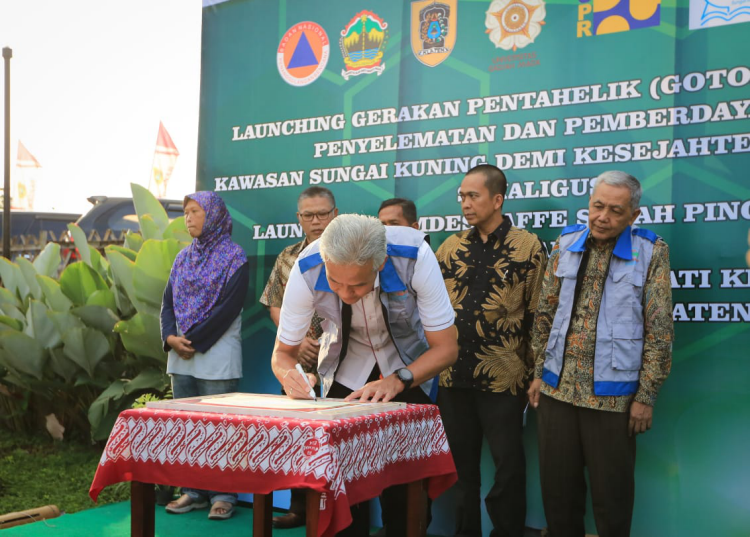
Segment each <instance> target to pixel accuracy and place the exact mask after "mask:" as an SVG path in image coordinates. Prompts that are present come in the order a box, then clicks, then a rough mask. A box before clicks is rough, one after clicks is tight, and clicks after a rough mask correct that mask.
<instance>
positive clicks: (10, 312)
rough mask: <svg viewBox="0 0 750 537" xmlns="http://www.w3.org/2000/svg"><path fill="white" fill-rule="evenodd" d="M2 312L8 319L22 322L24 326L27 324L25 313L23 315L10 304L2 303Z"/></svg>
mask: <svg viewBox="0 0 750 537" xmlns="http://www.w3.org/2000/svg"><path fill="white" fill-rule="evenodd" d="M0 310H2V312H3V313H4V314H5V315H7V316H8V317H12V318H13V319H15V320H17V321H21V323H23V324H24V325H25V324H26V317H24V315H23V313H21V311H20V310H19V309H18V308H17V307H15V306H14V305H13V304H11V303H10V302H3V303H0Z"/></svg>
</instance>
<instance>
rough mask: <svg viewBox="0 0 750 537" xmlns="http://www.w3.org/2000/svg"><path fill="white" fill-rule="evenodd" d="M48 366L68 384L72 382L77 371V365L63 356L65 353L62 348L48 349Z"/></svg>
mask: <svg viewBox="0 0 750 537" xmlns="http://www.w3.org/2000/svg"><path fill="white" fill-rule="evenodd" d="M49 365H50V367H51V368H52V371H54V372H55V373H56V374H57V375H58V376H60V377H62V378H63V379H65V382H67V383H68V384H70V383H71V382H72V381H73V379H74V378H75V374H76V372H77V371H78V370H79V367H78V365H76V363H75V362H73V360H71V359H70V358H68V357H67V356H65V351H64V350H63V348H62V347H56V348H54V349H50V357H49Z"/></svg>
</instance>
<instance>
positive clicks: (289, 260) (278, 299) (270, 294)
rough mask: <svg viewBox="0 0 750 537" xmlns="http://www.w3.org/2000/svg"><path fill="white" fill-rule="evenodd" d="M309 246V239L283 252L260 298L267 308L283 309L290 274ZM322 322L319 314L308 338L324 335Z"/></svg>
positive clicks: (313, 320)
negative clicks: (303, 251) (298, 258)
mask: <svg viewBox="0 0 750 537" xmlns="http://www.w3.org/2000/svg"><path fill="white" fill-rule="evenodd" d="M308 244H309V243H308V242H307V239H305V240H303V241H300V242H298V243H296V244H292V245H291V246H287V247H286V248H284V249H283V250H282V251H281V253H280V254H279V257H277V258H276V263H274V265H273V270H271V275H270V276H269V277H268V283H267V284H266V288H265V289H263V294H262V295H261V296H260V303H261V304H263V305H264V306H266V307H267V308H271V307H273V308H280V307H281V304H282V301H283V299H284V289H286V283H287V282H288V281H289V273H290V272H291V271H292V267H294V262H295V261H296V260H297V257H299V254H300V253H301V252H302V250H304V249H305V247H306V246H307V245H308ZM321 322H322V319H321V318H320V317H318V314H317V313H316V314H314V315H313V318H312V320H311V321H310V329H309V330H308V331H307V337H309V338H310V339H318V338H319V337H320V336H322V335H323V328H322V327H321V326H320V323H321ZM302 368H303V369H305V370H306V371H307V372H309V373H315V371H314V368H313V369H310V368H308V367H307V366H306V365H304V364H302Z"/></svg>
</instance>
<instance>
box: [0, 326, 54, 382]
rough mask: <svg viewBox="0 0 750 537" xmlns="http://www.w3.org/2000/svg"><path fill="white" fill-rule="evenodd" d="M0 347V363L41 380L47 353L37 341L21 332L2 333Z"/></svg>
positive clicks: (0, 334)
mask: <svg viewBox="0 0 750 537" xmlns="http://www.w3.org/2000/svg"><path fill="white" fill-rule="evenodd" d="M0 346H2V349H3V352H2V353H0V363H5V364H7V365H8V366H10V367H11V368H12V369H14V370H15V371H19V372H21V373H25V374H27V375H31V376H32V377H34V378H37V379H39V380H42V376H43V374H44V364H45V362H46V361H47V353H46V352H45V351H44V349H43V348H42V346H41V345H40V344H39V342H38V341H36V340H35V339H34V338H32V337H29V336H27V335H26V334H24V333H23V332H2V333H0Z"/></svg>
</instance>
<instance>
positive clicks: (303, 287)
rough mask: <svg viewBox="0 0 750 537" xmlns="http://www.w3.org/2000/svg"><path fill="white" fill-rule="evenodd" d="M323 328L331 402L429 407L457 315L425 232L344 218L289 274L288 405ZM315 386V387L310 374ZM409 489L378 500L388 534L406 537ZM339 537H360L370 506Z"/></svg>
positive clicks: (284, 316)
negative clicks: (315, 334) (300, 361)
mask: <svg viewBox="0 0 750 537" xmlns="http://www.w3.org/2000/svg"><path fill="white" fill-rule="evenodd" d="M314 313H317V314H318V315H319V316H320V317H321V318H323V319H325V321H324V322H323V336H322V337H321V344H320V354H319V356H318V374H319V376H320V380H321V392H322V393H323V395H324V396H327V397H344V398H346V399H348V400H354V399H359V400H361V401H373V402H377V401H384V402H386V401H391V400H394V401H403V402H408V403H425V404H429V403H430V399H429V396H428V395H429V393H430V390H431V387H432V382H433V380H432V379H433V378H434V377H435V376H436V375H437V374H439V373H440V372H441V371H442V370H443V369H445V368H446V367H449V366H450V365H451V364H453V363H454V362H455V361H456V357H457V355H458V347H457V343H456V331H455V328H454V327H453V317H454V316H453V309H452V308H451V303H450V299H449V298H448V293H447V291H446V289H445V285H444V284H443V279H442V276H441V274H440V268H439V267H438V263H437V260H436V259H435V255H434V254H433V253H432V250H431V249H430V247H429V245H428V244H426V243H425V242H424V234H423V233H421V232H420V231H417V230H415V229H411V228H406V227H397V226H392V227H385V226H383V224H381V223H380V221H379V220H378V219H376V218H373V217H370V216H362V215H356V214H348V215H341V216H339V217H338V218H336V219H334V220H333V222H331V223H330V224H329V225H328V227H327V228H326V230H325V231H324V232H323V234H322V235H321V237H320V239H319V240H317V241H315V242H313V243H312V244H310V245H309V246H308V247H307V248H306V249H305V250H303V252H302V253H301V254H300V256H299V258H298V259H297V262H296V263H295V264H294V267H293V268H292V271H291V273H290V275H289V281H288V283H287V287H286V291H285V295H284V302H283V305H282V308H281V318H280V322H279V329H278V332H277V337H276V346H275V348H274V351H273V356H272V359H271V366H272V368H273V372H274V374H275V375H276V378H277V379H278V380H279V382H280V383H281V384H282V385H283V387H284V390H285V391H286V393H287V395H288V396H289V397H292V398H295V399H306V398H309V397H310V396H309V395H308V394H309V392H310V389H309V387H308V386H307V382H306V380H305V378H304V377H303V376H302V375H301V374H299V372H297V370H296V369H295V364H296V363H297V359H296V355H297V353H298V351H299V346H300V343H301V341H302V340H303V339H304V337H305V333H306V331H307V327H308V326H309V324H310V319H311V318H312V316H313V314H314ZM307 380H308V381H309V382H310V383H311V384H313V385H314V384H315V383H316V382H317V378H316V377H315V375H313V374H310V373H308V374H307ZM405 507H406V504H405V487H404V486H399V487H391V488H390V489H388V490H386V491H384V492H383V519H384V522H385V525H386V527H387V534H388V535H389V536H392V535H404V534H405V529H406V515H405ZM352 518H353V522H352V525H351V526H350V527H349V528H347V529H345V530H344V531H343V532H340V533H339V535H342V536H343V535H346V536H349V535H352V536H354V535H356V536H366V535H368V531H369V507H368V505H367V504H366V503H365V504H361V505H360V506H354V507H353V508H352Z"/></svg>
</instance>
